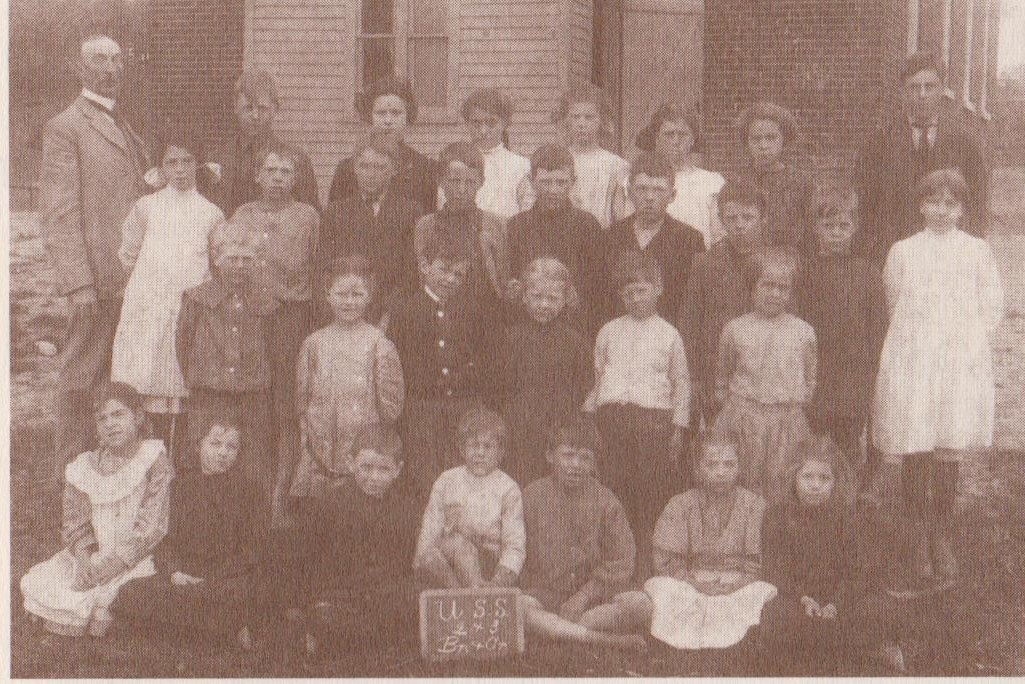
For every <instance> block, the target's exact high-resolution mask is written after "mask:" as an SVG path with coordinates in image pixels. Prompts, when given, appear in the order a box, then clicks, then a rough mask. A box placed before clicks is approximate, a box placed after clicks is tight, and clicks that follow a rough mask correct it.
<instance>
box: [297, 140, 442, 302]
mask: <svg viewBox="0 0 1025 684" xmlns="http://www.w3.org/2000/svg"><path fill="white" fill-rule="evenodd" d="M399 149H400V148H399V146H398V145H397V144H396V143H395V141H394V140H393V139H391V138H389V137H388V136H386V135H384V134H377V135H373V136H371V137H370V138H369V139H367V140H366V141H365V142H363V143H362V144H361V145H360V146H359V147H358V148H357V150H356V154H355V156H354V157H353V159H352V173H353V175H354V177H355V179H356V191H355V192H352V193H346V194H344V195H340V196H339V198H338V199H337V200H335V201H333V202H331V203H330V204H328V205H327V207H325V208H324V213H323V217H322V220H321V226H320V243H319V246H318V248H317V264H316V271H315V273H316V275H315V281H316V284H317V287H316V291H317V293H318V294H319V293H322V292H323V291H324V286H325V285H326V283H325V282H324V281H325V276H326V272H327V270H328V264H330V263H331V261H332V260H334V259H337V258H339V257H342V256H353V255H355V254H362V255H363V256H365V257H366V258H367V260H368V261H369V262H370V267H371V269H372V270H373V272H374V274H375V275H376V276H377V292H376V293H375V296H374V300H373V301H372V302H371V305H370V309H369V310H368V312H367V316H368V320H370V321H373V322H377V321H379V320H381V318H382V316H383V315H384V314H385V312H387V310H388V309H389V308H390V305H391V303H392V300H393V299H394V298H395V297H397V296H398V293H399V291H401V290H406V291H412V290H415V289H416V287H417V285H418V284H419V278H418V276H417V268H416V258H415V256H414V254H413V232H414V227H415V226H416V222H417V219H419V218H420V217H421V216H422V215H423V213H424V209H423V207H421V206H420V205H419V204H418V203H417V202H416V201H415V200H413V199H411V198H410V197H409V196H408V193H400V192H396V191H395V187H394V179H395V174H396V171H397V169H398V168H399V167H398V164H399V154H400V153H399ZM317 309H318V319H319V320H321V321H324V322H326V321H327V319H328V318H329V310H328V307H327V306H326V303H325V302H324V301H323V300H322V298H318V301H317Z"/></svg>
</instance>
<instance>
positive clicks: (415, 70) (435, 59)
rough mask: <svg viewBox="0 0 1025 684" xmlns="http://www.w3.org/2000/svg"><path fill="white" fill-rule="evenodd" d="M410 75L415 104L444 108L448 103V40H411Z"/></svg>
mask: <svg viewBox="0 0 1025 684" xmlns="http://www.w3.org/2000/svg"><path fill="white" fill-rule="evenodd" d="M409 76H410V80H411V81H412V82H413V94H414V95H415V96H416V100H417V102H419V103H420V104H421V105H422V106H425V107H444V106H445V105H446V104H447V102H448V39H447V38H410V39H409Z"/></svg>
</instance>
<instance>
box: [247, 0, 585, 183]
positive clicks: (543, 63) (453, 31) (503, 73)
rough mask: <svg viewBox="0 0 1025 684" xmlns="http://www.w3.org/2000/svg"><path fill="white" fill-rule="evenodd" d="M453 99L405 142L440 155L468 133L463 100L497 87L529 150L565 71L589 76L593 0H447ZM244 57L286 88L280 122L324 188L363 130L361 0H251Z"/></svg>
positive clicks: (516, 143)
mask: <svg viewBox="0 0 1025 684" xmlns="http://www.w3.org/2000/svg"><path fill="white" fill-rule="evenodd" d="M451 2H452V3H453V5H452V12H451V14H452V16H453V17H454V18H455V21H454V24H455V25H453V26H451V27H450V34H449V38H450V40H451V41H453V43H452V45H453V56H454V59H455V60H456V64H455V65H454V69H453V73H454V74H455V79H456V83H455V88H454V93H455V98H456V101H455V102H453V103H451V107H450V108H449V111H448V113H447V114H444V115H442V116H440V117H434V118H433V119H431V120H425V121H421V122H418V123H417V124H416V125H415V126H413V127H411V129H410V131H409V133H408V141H409V143H410V144H411V145H412V146H414V147H415V148H417V149H420V150H422V151H424V152H426V153H428V154H431V155H436V154H437V153H438V152H439V151H440V150H441V148H442V147H444V146H445V145H447V144H449V143H451V142H455V141H456V140H460V139H463V137H464V132H463V129H462V121H461V119H460V116H459V102H461V101H462V100H463V99H465V98H466V97H467V96H468V95H469V94H470V93H471V92H473V90H474V89H476V88H484V87H496V88H501V89H502V90H504V91H505V92H506V93H508V94H509V95H510V96H511V97H512V98H513V101H514V102H515V105H516V109H515V114H514V116H513V124H512V126H511V128H510V130H509V136H510V142H511V146H512V148H513V149H514V150H515V151H517V152H519V153H521V154H527V155H529V154H530V153H531V152H532V151H533V150H534V149H535V148H536V147H537V146H538V145H540V144H541V143H544V142H548V141H550V140H554V139H555V138H556V129H555V126H554V124H553V123H552V112H553V111H554V109H555V104H556V100H557V99H558V96H559V93H560V92H561V91H562V90H563V89H564V88H565V87H566V85H567V83H568V82H569V79H570V78H571V77H572V78H585V77H587V76H589V74H590V55H591V52H590V50H591V46H590V38H591V33H590V32H591V29H590V26H591V23H590V22H591V19H590V16H591V15H590V12H591V2H590V0H451ZM246 12H247V15H248V16H247V17H246V31H247V35H246V62H247V64H249V65H252V66H254V67H256V68H262V69H266V70H267V71H269V72H270V73H271V74H272V75H273V76H274V78H275V80H276V82H277V84H278V88H279V90H280V94H281V99H282V108H281V111H280V113H279V115H278V120H277V122H276V128H277V130H278V132H279V134H280V135H281V137H282V138H284V139H286V140H289V141H291V142H294V143H296V144H298V145H300V146H301V147H302V148H303V149H304V150H305V151H306V152H307V153H308V154H309V155H310V158H311V160H312V161H313V164H314V168H315V169H316V172H317V177H318V180H319V182H320V187H321V195H326V193H327V186H328V184H329V183H330V178H331V175H332V173H333V172H334V168H335V165H336V164H337V163H338V161H339V160H341V159H344V158H345V157H347V156H348V155H350V154H351V153H352V150H353V148H354V147H355V145H356V144H358V141H359V140H360V139H362V138H363V136H364V134H365V126H364V125H363V123H362V122H360V121H359V120H358V117H357V116H356V113H355V110H354V106H353V103H354V91H355V89H356V87H355V83H356V55H355V36H356V33H357V22H358V17H359V0H247V1H246Z"/></svg>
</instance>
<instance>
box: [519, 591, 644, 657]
mask: <svg viewBox="0 0 1025 684" xmlns="http://www.w3.org/2000/svg"><path fill="white" fill-rule="evenodd" d="M522 601H523V604H522V605H523V619H524V624H525V626H526V628H527V629H528V630H529V631H531V632H533V633H534V634H539V635H541V636H544V637H548V638H549V639H556V640H559V641H573V642H576V643H580V644H603V645H607V646H618V647H622V648H636V649H643V648H645V647H646V645H647V644H646V643H645V641H644V637H642V636H640V635H638V634H632V635H621V634H605V633H603V632H598V631H595V630H593V629H589V628H587V627H584V626H583V625H578V624H577V623H575V622H570V621H569V620H567V619H565V618H563V617H560V616H558V615H556V614H555V613H550V612H548V611H547V610H545V609H544V608H543V607H542V606H541V604H540V603H539V602H538V600H537V599H535V598H534V597H533V596H524V597H523V599H522Z"/></svg>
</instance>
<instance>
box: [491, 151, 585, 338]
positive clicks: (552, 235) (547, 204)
mask: <svg viewBox="0 0 1025 684" xmlns="http://www.w3.org/2000/svg"><path fill="white" fill-rule="evenodd" d="M531 177H532V179H533V183H534V190H535V191H536V193H537V201H536V202H535V203H534V206H533V207H531V208H530V209H528V210H526V211H523V212H520V213H519V214H516V216H514V217H512V219H510V221H509V228H508V234H509V238H508V244H509V266H510V272H511V273H512V274H519V273H522V272H523V269H524V268H525V267H526V266H527V264H529V263H530V262H532V261H533V260H534V259H539V258H541V257H552V258H555V259H558V260H559V261H561V262H562V263H564V264H565V265H566V267H567V268H569V272H570V274H571V275H572V276H573V282H574V283H575V284H576V286H577V292H578V293H579V295H580V299H581V309H582V316H583V318H582V320H580V321H578V323H579V324H581V325H582V326H583V327H584V328H585V330H586V332H587V333H588V334H590V335H593V334H595V333H597V331H598V328H599V327H600V326H601V323H602V322H603V317H604V309H605V306H604V304H605V301H604V299H603V297H602V294H603V290H602V282H603V278H602V267H603V264H602V260H603V256H604V243H605V236H604V235H603V233H602V231H601V226H599V224H598V220H597V219H595V218H594V216H592V215H591V214H590V213H588V212H586V211H584V210H583V209H578V208H577V207H575V206H573V202H572V200H571V197H570V195H571V192H572V190H573V185H574V182H575V180H576V173H575V171H574V161H573V155H572V154H570V151H569V150H568V149H566V148H565V147H563V146H562V145H556V144H546V145H542V146H541V147H539V148H537V150H536V151H535V152H534V154H533V156H532V157H531ZM521 290H522V284H521V283H520V282H519V280H517V279H516V278H515V275H514V277H513V278H511V279H510V281H509V283H508V284H507V286H506V288H505V294H506V296H507V298H508V299H509V300H511V301H518V300H519V298H520V295H521V294H522V292H521Z"/></svg>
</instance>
